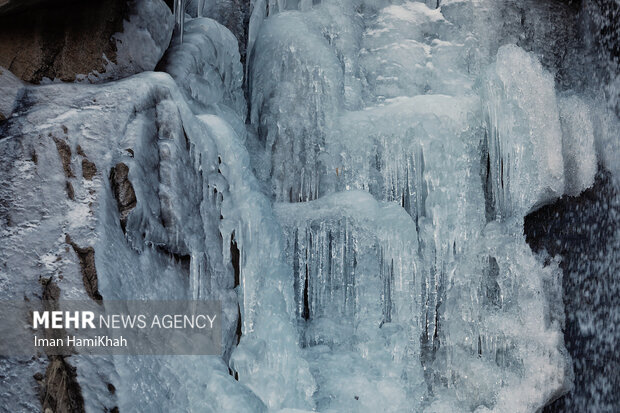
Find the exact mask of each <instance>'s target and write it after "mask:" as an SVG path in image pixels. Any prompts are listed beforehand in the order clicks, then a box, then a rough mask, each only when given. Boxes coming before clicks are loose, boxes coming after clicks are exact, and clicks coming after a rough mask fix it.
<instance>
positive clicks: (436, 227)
mask: <svg viewBox="0 0 620 413" xmlns="http://www.w3.org/2000/svg"><path fill="white" fill-rule="evenodd" d="M216 3H217V2H213V1H207V2H198V4H199V5H198V6H195V5H192V6H191V7H198V12H197V13H194V12H193V10H192V14H194V15H196V14H197V15H202V14H205V15H213V16H214V17H215V15H219V13H220V11H221V10H220V9H219V8H218V7H216V6H218V4H216ZM232 3H235V5H237V3H236V2H232ZM248 3H251V5H252V8H251V10H252V14H251V15H248V16H246V17H247V24H248V27H247V33H246V35H247V39H246V40H247V44H246V45H245V47H246V49H245V51H244V53H247V54H246V55H245V56H246V57H245V60H244V62H245V65H246V66H245V68H244V67H243V65H242V63H241V61H242V55H241V54H240V49H239V47H238V42H239V38H238V37H235V35H234V34H233V33H232V32H231V31H230V30H229V29H227V28H226V27H224V26H223V25H222V24H220V23H218V22H216V21H215V20H212V19H210V18H202V17H199V18H190V17H189V16H186V14H185V11H186V2H184V1H175V2H174V4H175V7H176V9H175V10H176V15H175V19H176V24H177V28H178V31H179V32H178V33H177V38H176V39H173V42H172V44H171V46H170V47H169V48H168V50H167V51H166V54H165V56H164V57H163V59H162V60H161V61H160V62H159V64H158V67H157V69H158V70H161V71H163V72H167V73H168V74H164V73H152V72H149V73H143V74H140V75H137V76H134V77H131V78H128V79H124V80H121V81H117V82H110V83H107V84H102V85H91V86H87V85H75V84H54V85H47V86H42V87H32V86H23V85H21V84H19V96H18V99H19V101H20V104H19V105H15V104H14V102H12V101H11V102H9V103H10V110H8V111H7V112H8V113H9V115H10V118H9V120H8V122H7V123H6V124H3V125H1V126H0V132H2V138H1V139H0V155H1V156H2V159H3V162H2V163H0V171H1V173H2V179H1V180H0V201H2V202H1V203H0V219H1V220H2V222H3V228H2V237H1V239H0V246H1V247H0V258H1V259H2V261H3V262H4V263H6V264H5V266H4V267H0V288H1V290H2V295H3V297H4V298H9V297H21V296H22V295H24V296H28V297H31V298H33V299H35V298H36V297H37V296H40V295H41V293H40V291H41V286H40V285H39V283H38V280H37V279H36V277H38V275H39V274H40V273H41V271H43V272H44V276H45V277H46V279H47V278H49V279H51V280H52V281H53V282H54V283H56V284H57V286H58V287H59V288H60V294H61V295H62V297H64V298H87V297H88V296H92V295H93V294H95V293H96V294H100V295H101V296H103V298H104V301H105V300H107V299H123V298H138V299H155V298H160V299H161V298H193V299H207V298H215V299H219V300H221V301H222V305H223V319H224V321H223V323H224V325H223V327H224V335H223V336H224V338H223V347H224V349H225V351H224V354H223V356H222V357H197V356H196V357H193V356H192V357H182V356H165V357H139V356H132V357H120V356H117V357H100V358H96V359H95V358H87V357H80V356H72V357H71V362H72V363H73V365H75V367H76V368H77V371H78V376H77V377H78V382H79V384H80V386H81V389H82V394H83V396H84V402H85V408H86V411H100V410H101V409H102V408H106V409H111V408H112V407H114V406H116V407H118V408H119V410H120V411H121V412H122V411H135V410H137V409H138V410H142V411H145V410H148V411H201V412H202V411H207V412H229V411H235V412H263V411H264V412H267V411H271V412H278V411H280V412H282V413H284V412H302V411H320V412H358V411H368V412H375V411H385V412H428V413H431V412H437V413H439V412H455V411H472V412H477V413H482V412H491V411H492V412H507V411H510V412H534V411H538V410H539V409H541V408H542V407H543V406H545V404H547V403H548V402H550V401H552V400H553V399H554V398H556V397H558V396H559V395H561V394H562V393H563V392H565V391H566V390H567V389H569V388H570V387H571V384H572V368H571V362H570V357H569V356H568V354H567V352H566V349H565V346H564V336H563V333H562V328H563V326H564V307H563V302H562V271H561V270H560V268H559V266H558V265H559V264H558V260H557V259H555V258H549V257H548V259H547V262H546V263H545V262H543V260H541V259H540V257H538V256H536V255H535V254H534V253H533V252H532V250H531V249H530V247H529V246H528V244H527V243H526V240H525V236H524V234H523V220H524V217H525V216H526V214H528V213H530V212H531V211H533V210H535V209H536V208H539V207H540V206H542V205H545V204H547V203H549V202H552V201H554V200H555V199H557V198H559V197H561V196H562V195H564V194H568V195H578V194H579V193H581V192H582V191H583V190H585V189H586V188H589V187H590V186H591V185H592V184H593V182H594V177H595V174H596V171H597V162H601V163H603V164H605V165H608V168H609V169H610V170H612V172H615V171H614V168H617V167H618V166H617V158H616V159H614V155H615V154H617V153H618V152H617V139H614V133H617V120H616V118H615V117H613V114H610V113H609V112H606V111H605V110H603V109H602V106H603V105H602V104H601V103H600V99H598V98H597V97H592V96H588V95H585V94H580V93H579V92H578V91H559V90H557V88H556V83H555V80H554V77H553V74H551V73H550V72H549V71H548V70H547V69H546V68H545V67H544V66H543V64H542V63H541V61H540V59H539V58H538V57H537V56H536V55H535V54H533V53H531V52H528V51H526V50H524V49H523V48H522V47H519V46H517V45H514V44H503V43H502V41H501V40H500V39H502V38H506V37H508V38H509V37H510V36H506V34H505V33H503V32H502V30H507V29H506V28H505V27H503V26H502V24H501V22H500V21H498V17H497V13H500V12H499V11H498V10H496V9H495V8H494V3H493V2H492V1H490V0H480V1H471V2H470V1H463V0H443V1H426V2H420V1H387V0H323V1H307V0H300V1H294V0H288V1H287V0H277V1H276V0H268V1H267V0H255V1H252V2H248ZM248 13H249V12H248ZM237 17H238V16H237ZM181 34H183V39H182V42H181V41H180V40H181ZM151 46H152V45H151ZM0 75H1V74H0ZM244 80H245V81H244ZM244 86H245V87H246V88H247V89H246V90H245V92H246V93H245V94H244V89H243V88H244ZM22 88H23V89H22ZM16 93H17V92H16ZM246 96H247V98H248V100H249V101H246ZM597 99H598V100H597ZM0 103H2V104H3V107H2V108H0V109H3V110H4V105H5V103H4V102H0ZM248 108H249V111H248ZM12 112H14V113H12ZM616 138H617V136H616ZM610 148H611V149H610ZM20 188H29V190H28V191H20ZM59 194H61V195H62V196H61V195H59ZM65 194H66V195H65ZM8 200H10V202H11V207H10V208H9V207H7V206H5V205H8ZM42 204H43V206H42ZM88 248H91V250H92V253H93V255H94V258H92V259H93V260H94V266H95V267H96V277H97V281H98V283H97V288H96V291H85V290H84V286H83V282H82V275H81V274H80V271H83V268H81V265H80V262H81V261H80V259H81V258H80V257H81V255H80V254H87V252H85V251H87V250H88ZM33 251H34V253H35V255H36V258H34V259H33V258H32V257H31V256H30V255H31V254H32V252H33ZM41 269H43V270H41ZM12 271H20V273H21V274H23V275H24V276H23V277H19V278H17V279H16V277H15V276H14V274H12ZM45 363H46V360H45V359H44V358H43V357H40V358H35V359H32V360H4V359H3V360H0V371H2V372H5V371H11V372H12V374H14V375H16V376H19V377H21V378H20V379H19V381H20V383H21V384H22V385H23V386H24V388H29V389H31V388H32V386H31V385H30V384H28V383H29V382H28V378H29V377H31V376H32V375H33V374H34V372H37V371H40V370H41V369H42V366H44V365H45ZM105 383H113V384H114V387H115V388H116V389H118V390H117V391H116V393H114V394H110V393H109V392H107V391H106V390H105ZM36 397H37V396H36V395H35V394H34V390H32V391H30V393H28V392H25V393H23V394H22V395H19V396H16V395H15V393H14V392H10V391H6V392H5V391H3V392H2V393H0V403H2V404H4V405H7V406H14V407H15V408H14V409H13V410H14V411H19V409H22V410H23V409H28V408H29V407H30V405H28V403H29V402H28V400H33V399H35V398H36Z"/></svg>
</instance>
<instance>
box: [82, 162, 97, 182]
mask: <svg viewBox="0 0 620 413" xmlns="http://www.w3.org/2000/svg"><path fill="white" fill-rule="evenodd" d="M96 174H97V166H96V165H95V164H94V163H93V162H91V161H89V160H88V159H86V158H84V159H82V176H83V177H84V179H86V180H89V181H91V180H92V179H93V177H94V176H95V175H96Z"/></svg>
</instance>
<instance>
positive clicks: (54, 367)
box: [35, 278, 85, 413]
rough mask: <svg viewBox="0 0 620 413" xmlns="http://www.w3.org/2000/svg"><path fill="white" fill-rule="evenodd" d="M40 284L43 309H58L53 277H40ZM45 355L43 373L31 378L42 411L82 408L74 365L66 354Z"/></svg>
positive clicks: (53, 334) (58, 332) (54, 334)
mask: <svg viewBox="0 0 620 413" xmlns="http://www.w3.org/2000/svg"><path fill="white" fill-rule="evenodd" d="M41 284H42V286H43V294H42V298H43V308H44V310H45V311H55V310H59V306H58V299H59V298H60V288H59V287H58V285H57V284H56V282H55V281H54V280H53V278H49V279H41ZM45 335H46V338H48V339H54V338H61V337H64V336H66V332H65V330H64V329H47V330H46V331H45ZM47 357H48V360H49V362H48V365H47V368H46V370H45V374H44V375H43V374H41V373H37V374H35V379H36V380H37V382H38V383H39V386H40V388H39V397H40V401H41V406H42V410H43V412H49V411H52V412H59V413H65V412H67V413H68V412H70V413H82V412H84V411H85V409H84V398H83V396H82V389H81V388H80V385H79V383H78V381H77V372H76V368H75V367H74V366H72V365H71V364H69V362H68V357H66V356H60V355H48V356H47Z"/></svg>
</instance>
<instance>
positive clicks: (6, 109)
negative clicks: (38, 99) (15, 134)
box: [0, 66, 25, 121]
mask: <svg viewBox="0 0 620 413" xmlns="http://www.w3.org/2000/svg"><path fill="white" fill-rule="evenodd" d="M24 89H25V87H24V84H23V82H22V81H21V80H19V79H18V78H17V77H16V76H15V75H14V74H13V73H11V72H9V71H8V70H6V69H5V68H3V67H1V66H0V121H3V120H6V119H7V118H9V117H10V116H11V114H12V113H13V110H14V109H15V107H16V106H17V103H18V102H19V99H20V98H21V97H22V95H23V93H24Z"/></svg>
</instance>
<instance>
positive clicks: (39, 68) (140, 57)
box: [0, 0, 172, 83]
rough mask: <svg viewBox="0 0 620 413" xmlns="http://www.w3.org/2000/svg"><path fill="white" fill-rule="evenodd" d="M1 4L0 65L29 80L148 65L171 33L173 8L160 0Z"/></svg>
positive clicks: (108, 73) (100, 74)
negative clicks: (14, 5)
mask: <svg viewBox="0 0 620 413" xmlns="http://www.w3.org/2000/svg"><path fill="white" fill-rule="evenodd" d="M10 5H11V4H10V3H9V4H8V6H5V8H6V7H9V6H10ZM5 8H0V27H1V28H2V29H1V30H0V66H4V67H6V68H7V69H8V70H10V71H11V72H13V73H14V74H15V75H16V76H17V77H19V78H21V79H22V80H25V81H27V82H32V83H40V82H41V81H43V80H44V79H51V80H54V79H60V80H62V81H67V82H71V81H75V80H87V81H90V82H100V81H103V80H110V79H116V78H122V77H125V76H128V75H131V74H134V73H139V72H142V71H145V70H152V69H153V68H154V67H155V65H156V64H157V62H158V61H159V59H160V58H161V56H162V54H163V52H164V51H165V49H166V48H167V46H168V44H169V42H170V36H171V34H172V14H171V13H170V10H169V9H168V7H167V6H166V4H165V3H164V2H163V1H161V0H155V1H146V0H132V1H129V2H127V1H121V0H101V1H97V2H89V3H84V2H64V1H63V2H51V1H48V2H41V3H40V4H31V5H30V6H28V7H26V6H22V7H20V8H16V9H15V10H11V9H10V8H9V9H7V10H5V12H4V13H2V12H3V10H4V9H5ZM11 11H12V12H11Z"/></svg>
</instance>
